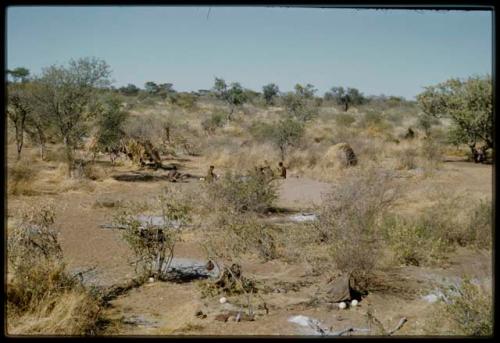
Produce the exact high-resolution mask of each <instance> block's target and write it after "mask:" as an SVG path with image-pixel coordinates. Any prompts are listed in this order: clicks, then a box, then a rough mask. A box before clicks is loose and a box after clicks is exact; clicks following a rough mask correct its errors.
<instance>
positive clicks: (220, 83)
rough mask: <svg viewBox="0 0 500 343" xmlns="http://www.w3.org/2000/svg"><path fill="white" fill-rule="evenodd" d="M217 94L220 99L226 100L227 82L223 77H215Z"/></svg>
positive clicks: (214, 88)
mask: <svg viewBox="0 0 500 343" xmlns="http://www.w3.org/2000/svg"><path fill="white" fill-rule="evenodd" d="M213 90H214V93H215V96H216V97H217V98H218V99H220V100H226V97H227V84H226V81H224V79H222V78H218V77H216V78H215V82H214V87H213Z"/></svg>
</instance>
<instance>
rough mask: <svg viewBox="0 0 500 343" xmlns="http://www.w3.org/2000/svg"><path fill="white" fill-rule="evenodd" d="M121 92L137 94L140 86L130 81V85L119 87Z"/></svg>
mask: <svg viewBox="0 0 500 343" xmlns="http://www.w3.org/2000/svg"><path fill="white" fill-rule="evenodd" d="M119 91H120V93H122V94H125V95H137V94H138V93H139V91H140V89H139V87H137V86H136V85H134V84H132V83H129V84H128V85H126V86H124V87H120V89H119Z"/></svg>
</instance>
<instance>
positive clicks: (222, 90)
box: [213, 77, 248, 120]
mask: <svg viewBox="0 0 500 343" xmlns="http://www.w3.org/2000/svg"><path fill="white" fill-rule="evenodd" d="M213 90H214V92H215V95H216V97H217V98H218V99H220V100H223V101H224V102H226V103H227V104H228V105H229V107H230V112H229V115H228V119H229V120H231V116H232V114H233V112H234V110H235V109H236V107H238V106H241V105H243V104H244V103H245V102H246V101H247V100H248V98H247V95H246V94H245V91H244V89H243V87H241V85H240V84H239V83H238V82H233V83H231V87H228V86H227V84H226V81H224V79H221V78H217V77H216V78H215V83H214V87H213Z"/></svg>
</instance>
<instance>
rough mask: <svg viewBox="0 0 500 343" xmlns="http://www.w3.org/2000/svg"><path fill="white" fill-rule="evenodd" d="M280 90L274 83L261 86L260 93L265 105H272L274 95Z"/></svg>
mask: <svg viewBox="0 0 500 343" xmlns="http://www.w3.org/2000/svg"><path fill="white" fill-rule="evenodd" d="M279 92H280V90H279V88H278V86H277V85H276V84H274V83H270V84H267V85H265V86H263V87H262V94H263V96H264V100H265V101H266V104H267V105H272V104H273V103H274V101H273V100H274V97H275V96H277V95H278V94H279Z"/></svg>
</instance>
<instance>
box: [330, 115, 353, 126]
mask: <svg viewBox="0 0 500 343" xmlns="http://www.w3.org/2000/svg"><path fill="white" fill-rule="evenodd" d="M355 121H356V118H355V117H354V116H353V115H352V114H349V113H339V114H337V115H335V123H336V124H337V125H338V126H346V127H348V126H351V124H352V123H354V122H355Z"/></svg>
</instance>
